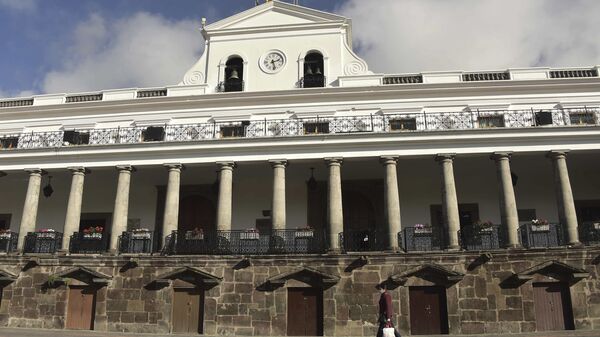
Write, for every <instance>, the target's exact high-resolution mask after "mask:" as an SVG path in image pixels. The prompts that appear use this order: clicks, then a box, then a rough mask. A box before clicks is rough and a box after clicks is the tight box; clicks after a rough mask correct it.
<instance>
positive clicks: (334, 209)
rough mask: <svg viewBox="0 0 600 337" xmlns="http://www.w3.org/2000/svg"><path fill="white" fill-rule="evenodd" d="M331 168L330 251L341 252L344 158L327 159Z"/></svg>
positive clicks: (328, 210)
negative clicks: (342, 171)
mask: <svg viewBox="0 0 600 337" xmlns="http://www.w3.org/2000/svg"><path fill="white" fill-rule="evenodd" d="M325 162H326V163H327V166H328V167H329V180H328V186H327V224H328V238H327V239H328V241H329V247H328V249H329V251H330V252H333V253H336V252H340V248H341V247H340V240H339V234H340V233H342V232H343V231H344V211H343V208H342V175H341V166H342V158H326V159H325Z"/></svg>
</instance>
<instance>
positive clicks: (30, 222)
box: [17, 169, 42, 251]
mask: <svg viewBox="0 0 600 337" xmlns="http://www.w3.org/2000/svg"><path fill="white" fill-rule="evenodd" d="M25 172H27V173H29V184H28V185H27V195H26V196H25V203H24V205H23V215H22V216H21V227H20V228H19V241H18V245H17V247H18V250H19V251H22V250H23V247H24V245H25V236H27V233H28V232H34V231H35V226H36V222H37V214H38V205H39V202H40V187H41V185H42V170H40V169H26V170H25Z"/></svg>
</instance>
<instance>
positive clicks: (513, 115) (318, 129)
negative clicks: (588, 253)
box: [0, 107, 600, 150]
mask: <svg viewBox="0 0 600 337" xmlns="http://www.w3.org/2000/svg"><path fill="white" fill-rule="evenodd" d="M598 125H600V109H599V108H586V107H582V108H570V109H549V110H533V109H530V110H474V111H461V112H423V113H398V114H371V115H362V116H334V117H329V116H328V117H314V118H290V119H264V120H248V121H232V122H212V123H198V124H166V125H157V126H146V127H122V128H108V129H101V128H97V129H75V130H62V131H51V132H30V133H29V132H28V133H16V134H5V135H0V150H16V149H41V148H61V147H73V146H89V145H110V144H135V143H147V142H186V141H203V140H210V139H226V138H259V137H298V136H307V135H323V134H349V133H366V134H368V133H372V134H375V133H398V132H413V133H415V132H430V131H451V130H474V129H487V130H490V129H503V128H512V129H519V128H521V129H522V128H541V127H585V126H598Z"/></svg>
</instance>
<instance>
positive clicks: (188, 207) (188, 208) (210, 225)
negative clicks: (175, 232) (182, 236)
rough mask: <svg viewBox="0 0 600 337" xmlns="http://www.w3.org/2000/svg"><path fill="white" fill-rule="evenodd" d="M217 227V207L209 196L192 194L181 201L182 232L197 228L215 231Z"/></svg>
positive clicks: (180, 225) (180, 223)
mask: <svg viewBox="0 0 600 337" xmlns="http://www.w3.org/2000/svg"><path fill="white" fill-rule="evenodd" d="M215 227H216V207H215V205H214V203H213V202H212V201H211V200H209V199H208V198H206V197H204V196H201V195H190V196H186V197H184V198H182V199H181V201H180V203H179V226H178V229H179V231H181V232H185V231H191V230H194V229H196V228H199V229H202V230H203V231H204V233H208V232H210V231H213V230H214V229H215Z"/></svg>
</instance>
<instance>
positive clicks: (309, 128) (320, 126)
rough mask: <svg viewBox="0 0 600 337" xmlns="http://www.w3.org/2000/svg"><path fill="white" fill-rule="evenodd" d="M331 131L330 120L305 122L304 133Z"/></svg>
mask: <svg viewBox="0 0 600 337" xmlns="http://www.w3.org/2000/svg"><path fill="white" fill-rule="evenodd" d="M317 133H329V122H304V134H305V135H309V134H317Z"/></svg>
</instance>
